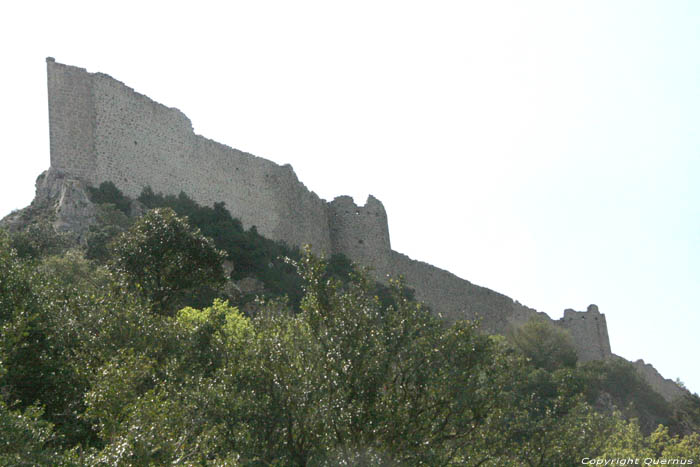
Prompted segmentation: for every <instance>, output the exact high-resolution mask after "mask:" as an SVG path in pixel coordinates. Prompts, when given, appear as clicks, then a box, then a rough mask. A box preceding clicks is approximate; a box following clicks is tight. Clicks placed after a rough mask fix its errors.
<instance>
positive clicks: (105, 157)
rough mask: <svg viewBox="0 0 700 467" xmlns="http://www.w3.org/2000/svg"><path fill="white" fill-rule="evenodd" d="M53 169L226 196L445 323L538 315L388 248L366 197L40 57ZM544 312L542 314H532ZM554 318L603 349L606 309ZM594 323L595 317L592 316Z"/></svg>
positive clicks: (596, 354) (252, 216) (133, 187)
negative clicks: (316, 181)
mask: <svg viewBox="0 0 700 467" xmlns="http://www.w3.org/2000/svg"><path fill="white" fill-rule="evenodd" d="M47 68H48V89H49V122H50V129H51V130H50V131H51V169H52V170H53V171H54V172H60V173H61V174H63V175H62V176H65V177H66V178H71V177H74V178H78V179H81V180H83V181H86V182H87V183H89V184H92V185H95V186H96V185H99V184H100V183H101V182H104V181H111V182H113V183H114V184H115V185H116V186H117V187H118V188H120V189H121V190H122V191H123V192H125V193H126V194H127V195H129V196H132V197H136V196H138V195H139V194H140V193H141V190H142V189H143V188H144V187H146V186H150V187H151V188H152V189H153V191H155V192H162V193H164V194H174V195H177V194H179V193H180V192H181V191H184V192H185V193H187V194H188V195H189V196H191V197H192V198H193V199H194V200H195V201H197V202H198V203H201V204H205V205H212V204H214V203H215V202H220V201H223V202H225V204H226V207H227V208H228V209H229V211H231V214H232V215H233V216H235V217H238V218H239V219H240V220H241V221H242V222H243V225H244V226H245V227H246V228H248V227H251V226H253V225H255V226H256V227H257V229H258V231H259V232H260V233H261V234H263V235H265V236H267V237H268V238H271V239H274V240H281V241H285V242H287V243H288V244H290V245H295V246H300V245H303V244H306V243H311V244H312V245H313V249H314V251H315V252H317V253H326V254H329V253H343V254H345V255H346V256H348V257H349V258H350V259H351V260H353V261H356V262H358V263H360V264H364V265H366V266H370V267H372V268H373V270H374V274H375V277H376V278H377V279H379V280H382V281H385V280H386V278H387V276H388V275H390V276H394V277H395V276H398V275H403V276H404V277H405V279H406V283H407V285H408V286H410V287H412V288H413V289H414V290H415V292H416V298H418V299H419V300H421V301H423V302H425V303H426V304H428V305H429V306H430V307H431V308H432V309H433V310H434V311H435V312H438V313H440V314H441V315H443V316H444V317H445V318H446V319H448V320H449V321H455V320H458V319H462V318H468V319H475V318H477V319H479V320H480V321H481V324H482V327H483V328H484V329H486V330H488V331H490V332H497V333H505V332H506V331H507V330H508V328H509V327H510V326H513V325H519V324H522V323H524V322H526V321H527V320H528V319H529V318H530V317H532V316H536V315H538V313H537V312H536V311H535V310H533V309H530V308H527V307H525V306H523V305H521V304H519V303H518V302H515V301H513V300H512V299H510V298H508V297H506V296H505V295H502V294H499V293H497V292H494V291H492V290H489V289H486V288H484V287H479V286H476V285H474V284H471V283H470V282H468V281H465V280H463V279H460V278H459V277H457V276H455V275H454V274H451V273H449V272H447V271H444V270H442V269H439V268H436V267H434V266H431V265H429V264H426V263H422V262H420V261H415V260H412V259H410V258H408V257H407V256H405V255H402V254H400V253H397V252H395V251H393V250H391V243H390V238H389V229H388V222H387V215H386V211H385V210H384V207H383V206H382V203H381V202H380V201H379V200H377V199H376V198H374V197H372V196H370V197H369V198H368V200H367V203H366V204H365V206H357V205H355V203H354V202H353V200H352V198H350V197H348V196H341V197H339V198H336V199H335V200H334V201H332V202H330V203H326V202H325V201H324V200H322V199H320V198H319V197H318V196H316V194H315V193H313V192H311V191H309V190H308V189H307V188H306V187H305V186H304V185H303V184H302V183H301V182H300V181H299V180H298V179H297V177H296V175H295V174H294V171H293V170H292V168H291V166H289V165H285V166H279V165H277V164H275V163H273V162H271V161H268V160H266V159H262V158H259V157H256V156H253V155H251V154H247V153H244V152H241V151H238V150H235V149H232V148H230V147H228V146H225V145H222V144H219V143H217V142H215V141H211V140H209V139H206V138H204V137H202V136H199V135H196V134H195V133H194V131H193V129H192V124H191V122H190V120H189V119H188V118H187V117H186V116H185V115H184V114H183V113H182V112H180V111H179V110H177V109H174V108H169V107H166V106H164V105H161V104H159V103H157V102H154V101H153V100H151V99H149V98H148V97H146V96H144V95H142V94H139V93H137V92H135V91H134V90H133V89H131V88H129V87H128V86H126V85H124V84H123V83H121V82H119V81H117V80H115V79H113V78H111V77H109V76H107V75H105V74H101V73H96V74H93V73H88V72H87V71H86V70H84V69H82V68H76V67H72V66H67V65H62V64H59V63H56V62H55V61H54V60H53V59H47ZM539 315H541V316H545V315H544V314H542V313H539ZM598 316H599V317H600V319H599V320H598V321H597V324H596V325H592V324H591V325H589V324H588V321H586V322H585V323H583V320H577V321H576V322H575V323H574V322H573V321H571V322H569V321H567V320H566V319H565V320H563V321H562V320H560V321H559V322H557V324H560V325H563V326H564V327H566V328H567V329H569V330H570V331H571V333H572V336H573V337H574V342H575V344H576V346H577V349H579V353H580V355H582V356H583V358H584V359H589V358H604V357H605V355H607V354H609V350H610V344H609V341H608V335H607V328H606V327H605V319H604V316H602V315H600V314H598ZM593 321H595V320H593Z"/></svg>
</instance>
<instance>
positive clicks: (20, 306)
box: [0, 180, 700, 466]
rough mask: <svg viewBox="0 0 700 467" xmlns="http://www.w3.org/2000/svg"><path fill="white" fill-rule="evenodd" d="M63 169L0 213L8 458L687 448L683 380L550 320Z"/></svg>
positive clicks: (357, 458)
mask: <svg viewBox="0 0 700 467" xmlns="http://www.w3.org/2000/svg"><path fill="white" fill-rule="evenodd" d="M40 182H41V180H40ZM60 183H61V184H62V185H61V187H57V186H54V188H53V189H48V188H50V187H48V186H47V185H41V183H40V184H39V186H44V187H46V188H47V189H46V190H44V191H42V190H40V191H39V195H40V196H37V199H36V200H35V202H34V203H33V204H32V206H30V207H28V208H26V209H24V210H22V211H18V212H16V213H13V215H11V216H10V217H9V218H7V219H5V220H3V222H2V224H3V225H4V226H5V227H8V228H9V230H10V232H9V234H3V235H2V239H1V242H2V244H1V246H2V248H1V249H0V250H1V252H0V260H1V261H2V268H0V271H1V272H0V274H2V281H1V282H0V284H2V287H1V289H0V303H1V304H2V309H3V310H5V311H4V312H3V315H2V317H1V319H2V329H3V333H2V338H1V339H0V362H2V364H1V366H0V394H2V396H3V397H2V405H0V424H2V426H3V427H4V429H3V430H2V434H1V435H0V443H4V444H2V445H3V446H5V447H6V449H5V450H3V454H0V460H2V461H4V462H5V463H8V464H17V463H19V462H20V461H22V462H29V463H35V464H42V463H48V462H50V463H52V464H60V463H63V464H65V465H95V464H98V463H106V464H109V465H117V464H118V465H146V464H165V463H185V464H189V465H195V464H196V465H343V464H344V465H494V466H495V465H574V464H579V463H580V460H581V459H582V458H586V457H588V458H593V457H603V456H606V457H607V458H614V457H616V456H640V457H649V458H654V459H683V460H684V461H686V462H687V461H688V459H698V458H699V456H700V437H699V436H698V432H699V431H700V399H699V398H698V397H697V396H691V395H689V394H688V395H684V396H683V397H680V398H678V399H676V400H675V402H673V403H669V402H667V401H666V400H664V399H663V398H662V397H660V395H659V394H658V393H657V392H655V391H654V390H652V389H651V388H650V387H649V385H648V384H647V383H646V382H644V380H643V379H641V378H640V377H639V375H638V373H637V371H636V370H635V368H634V367H633V366H632V365H631V364H629V363H628V362H625V361H623V360H621V359H612V360H604V361H590V362H580V361H577V360H578V358H577V353H576V350H575V346H574V345H573V342H572V341H571V336H570V335H569V334H568V333H567V331H565V330H563V329H562V328H560V327H556V326H553V325H552V324H551V323H550V322H548V321H546V320H534V321H530V322H527V323H526V324H525V325H523V326H522V327H520V328H518V329H517V330H515V331H513V332H512V333H511V334H510V335H509V337H508V339H504V338H503V337H500V336H488V335H485V334H483V333H482V332H480V331H479V330H478V328H477V327H475V325H474V324H472V323H469V322H466V321H458V322H456V323H454V324H449V323H446V322H444V321H442V320H439V319H437V318H436V317H435V313H434V312H439V310H432V311H431V310H429V309H426V308H425V307H424V306H422V305H420V304H419V303H417V302H415V301H414V300H413V298H412V297H413V294H412V293H411V291H410V290H407V289H406V288H405V287H404V286H402V285H401V284H400V283H392V284H390V285H389V286H388V287H387V286H385V285H381V284H379V283H376V282H374V281H373V280H372V279H370V277H369V276H368V275H367V274H366V273H363V272H362V271H360V270H357V269H356V268H353V266H352V265H351V262H350V261H349V260H348V259H347V258H346V257H343V256H341V255H334V256H332V257H331V258H329V260H328V261H327V262H322V261H319V260H318V259H317V258H315V257H314V256H313V255H311V254H310V252H308V251H307V252H304V251H300V250H298V249H295V248H289V247H288V246H286V245H285V244H283V243H280V242H275V241H272V240H269V239H267V238H265V237H264V236H262V235H260V234H259V233H258V232H257V230H256V229H255V228H249V229H245V228H243V226H242V224H241V222H240V221H239V220H237V219H235V218H234V217H232V216H231V214H230V213H229V212H228V210H227V209H226V206H225V205H223V204H220V203H216V204H215V205H214V206H213V207H207V206H200V205H198V204H197V203H196V202H194V201H192V200H191V199H190V198H189V197H188V196H187V195H186V194H184V193H182V194H180V195H179V196H162V195H159V194H154V193H153V192H152V191H151V190H148V189H147V190H144V191H143V192H142V194H141V195H140V196H139V198H138V199H130V198H127V197H125V196H124V195H123V194H122V193H121V192H120V191H119V190H118V189H116V187H115V186H114V185H113V184H110V183H104V184H102V185H100V187H98V188H90V187H88V186H87V185H84V184H81V183H80V182H76V181H73V182H71V181H66V180H62V181H61V182H60ZM256 297H257V298H256ZM659 424H663V425H662V426H659ZM2 456H5V457H2Z"/></svg>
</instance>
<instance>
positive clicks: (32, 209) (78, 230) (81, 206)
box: [0, 169, 97, 244]
mask: <svg viewBox="0 0 700 467" xmlns="http://www.w3.org/2000/svg"><path fill="white" fill-rule="evenodd" d="M36 222H48V223H50V224H51V225H52V226H53V228H54V230H56V232H59V233H66V234H69V235H70V236H71V237H73V238H74V239H75V240H77V242H78V243H80V244H85V241H86V236H87V233H88V231H89V230H90V226H91V225H93V224H95V222H97V208H96V206H95V205H94V204H93V203H92V202H91V201H90V197H89V194H88V187H87V184H86V183H85V182H84V181H82V180H79V179H77V178H73V177H69V176H67V175H65V174H63V173H61V172H59V171H57V170H54V169H49V170H47V171H45V172H44V173H42V174H41V175H39V177H38V178H37V179H36V196H35V197H34V200H33V201H32V204H31V205H29V206H28V207H26V208H24V209H21V210H18V211H15V212H12V213H11V214H9V215H8V216H6V217H5V218H4V219H2V221H0V227H3V228H6V229H7V230H10V231H17V230H22V229H24V228H25V227H27V226H28V225H30V224H32V223H36Z"/></svg>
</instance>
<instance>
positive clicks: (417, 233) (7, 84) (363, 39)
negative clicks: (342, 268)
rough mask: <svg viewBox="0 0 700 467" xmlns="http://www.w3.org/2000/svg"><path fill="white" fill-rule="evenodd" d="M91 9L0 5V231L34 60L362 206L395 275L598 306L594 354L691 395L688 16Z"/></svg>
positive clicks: (699, 97)
mask: <svg viewBox="0 0 700 467" xmlns="http://www.w3.org/2000/svg"><path fill="white" fill-rule="evenodd" d="M144 4H145V5H144ZM100 5H101V4H99V3H96V2H70V1H68V2H51V3H49V2H46V3H41V2H14V3H13V4H11V5H6V6H4V8H3V19H2V24H1V27H0V40H2V43H3V44H4V46H5V47H4V51H3V52H4V53H3V73H2V74H1V75H0V98H1V99H2V100H1V102H2V103H3V105H2V109H1V110H0V120H1V122H0V124H1V127H2V128H3V129H4V131H3V137H2V138H0V153H1V154H2V165H1V166H0V190H2V191H1V194H2V196H0V215H4V214H6V213H8V212H9V211H10V210H12V209H15V208H20V207H23V206H25V205H26V204H28V203H29V202H30V200H31V198H32V196H33V183H34V179H35V178H36V176H37V175H38V174H39V173H40V172H41V171H42V170H44V169H46V168H48V165H49V151H48V117H47V103H46V73H45V63H44V58H45V57H46V56H54V57H56V59H57V60H58V61H59V62H62V63H68V64H71V65H77V66H81V67H85V68H88V70H90V71H102V72H105V73H107V74H110V75H112V76H113V77H115V78H117V79H119V80H121V81H124V82H125V83H127V84H128V85H129V86H131V87H133V88H135V89H136V90H137V91H139V92H141V93H144V94H146V95H148V96H150V97H152V98H154V99H156V100H158V101H159V102H162V103H164V104H166V105H169V106H173V107H178V108H180V109H181V110H182V111H184V112H185V113H186V114H187V115H188V116H189V117H190V118H191V119H192V122H193V124H194V127H195V131H197V132H198V133H200V134H203V135H205V136H207V137H210V138H212V139H215V140H218V141H221V142H223V143H226V144H229V145H230V146H233V147H236V148H239V149H242V150H245V151H248V152H251V153H253V154H256V155H259V156H262V157H266V158H269V159H271V160H274V161H276V162H278V163H291V164H292V165H293V166H294V168H295V170H296V172H297V174H298V176H299V178H300V179H301V180H302V181H303V182H304V183H305V184H306V185H307V186H308V187H309V188H310V189H312V190H314V191H316V192H317V193H318V194H319V195H320V196H322V197H324V198H326V199H331V198H333V197H334V196H337V195H341V194H350V195H352V196H354V197H355V200H356V201H357V202H359V203H363V202H364V200H365V199H366V197H367V195H368V194H369V193H372V194H374V195H375V196H377V197H378V198H379V199H381V200H382V201H383V202H384V204H385V207H386V208H387V211H388V215H389V228H390V232H391V238H392V246H393V247H394V249H396V250H398V251H401V252H403V253H406V254H408V255H409V256H411V257H413V258H416V259H420V260H423V261H427V262H430V263H432V264H435V265H437V266H439V267H442V268H445V269H448V270H450V271H452V272H454V273H456V274H457V275H459V276H461V277H463V278H465V279H467V280H470V281H472V282H474V283H477V284H479V285H483V286H486V287H489V288H491V289H494V290H496V291H499V292H502V293H505V294H507V295H509V296H511V297H513V298H514V299H517V300H519V301H520V302H522V303H524V304H526V305H528V306H531V307H533V308H536V309H538V310H540V311H545V312H547V313H548V314H549V315H550V316H552V317H553V318H559V317H560V316H561V314H562V311H563V309H564V308H574V309H577V310H584V309H585V308H586V306H587V305H588V304H590V303H596V304H597V305H598V306H599V307H600V310H601V312H603V313H605V314H606V316H607V320H608V327H609V331H610V338H611V345H612V349H613V351H614V352H615V353H617V354H619V355H622V356H623V357H626V358H628V359H630V360H635V359H638V358H643V359H644V360H645V361H647V362H651V363H652V364H653V365H654V366H655V367H656V368H657V369H658V370H659V371H660V372H661V373H662V374H663V375H664V376H666V377H668V378H672V379H675V378H677V377H680V378H681V380H683V381H684V382H685V383H686V384H687V385H688V386H689V387H690V388H691V389H692V390H693V391H696V392H697V391H700V374H699V373H698V371H697V363H696V361H695V358H696V356H697V354H698V352H697V345H696V341H697V339H698V333H699V332H700V313H699V312H700V306H699V305H698V292H699V291H700V287H699V284H700V246H699V245H700V212H699V211H700V208H699V205H700V188H699V187H698V181H699V180H700V90H699V89H698V83H699V82H700V32H699V31H700V3H697V2H672V1H666V2H661V1H659V2H640V1H634V2H610V1H604V2H603V1H600V2H591V1H587V2H561V1H557V2H527V4H525V2H473V3H467V2H439V1H431V2H422V3H418V2H408V1H402V2H376V1H373V2H362V1H353V2H347V3H346V4H345V6H338V5H337V4H336V3H333V2H327V1H326V2H303V1H301V2H266V1H256V2H227V5H228V6H226V7H225V8H221V7H215V6H214V5H217V4H216V3H208V2H197V3H192V2H187V3H186V4H184V5H186V6H181V4H179V3H177V2H163V3H160V2H130V1H122V2H117V3H112V4H111V5H110V7H109V8H107V7H103V6H100Z"/></svg>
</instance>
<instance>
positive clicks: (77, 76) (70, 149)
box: [47, 59, 331, 252]
mask: <svg viewBox="0 0 700 467" xmlns="http://www.w3.org/2000/svg"><path fill="white" fill-rule="evenodd" d="M47 68H48V88H49V123H50V128H51V130H50V136H51V168H52V169H54V170H57V171H59V172H62V173H65V174H67V175H69V176H75V177H78V178H81V179H83V180H85V181H87V182H88V183H90V184H92V185H99V184H100V183H101V182H104V181H112V182H114V183H115V185H116V186H117V187H119V188H120V189H121V190H122V191H123V192H124V193H125V194H127V195H129V196H132V197H136V196H138V195H139V194H140V193H141V190H142V189H143V188H144V187H146V186H150V187H151V188H152V189H153V191H155V192H162V193H164V194H174V195H177V194H179V193H180V192H181V191H184V192H186V193H187V194H188V195H190V196H192V198H193V199H194V200H195V201H197V202H199V203H201V204H207V205H211V204H213V203H215V202H220V201H223V202H225V203H226V207H227V208H228V209H229V210H230V211H231V213H232V214H233V215H234V216H236V217H238V218H240V219H241V221H242V222H243V224H244V225H245V226H246V227H251V226H253V225H255V226H256V227H257V229H258V231H259V232H260V233H262V234H263V235H265V236H267V237H269V238H272V239H274V240H283V241H286V242H288V243H290V244H293V245H301V244H302V243H311V244H312V246H313V248H314V250H315V251H318V252H321V251H323V252H328V251H330V250H331V245H330V233H329V224H328V207H327V205H326V202H325V201H324V200H322V199H320V198H319V197H318V196H317V195H316V194H315V193H313V192H311V191H309V190H308V189H307V188H306V187H305V186H304V185H303V184H302V183H300V182H299V180H298V178H297V177H296V175H295V174H294V171H293V170H292V168H291V166H289V165H285V166H279V165H277V164H275V163H274V162H271V161H268V160H266V159H262V158H260V157H256V156H253V155H251V154H247V153H244V152H241V151H238V150H235V149H232V148H230V147H227V146H225V145H223V144H219V143H217V142H215V141H211V140H209V139H207V138H204V137H202V136H199V135H196V134H194V131H193V129H192V124H191V122H190V120H189V119H188V118H187V117H186V116H185V115H184V114H183V113H182V112H180V111H179V110H177V109H173V108H169V107H166V106H164V105H161V104H159V103H157V102H155V101H153V100H151V99H149V98H148V97H146V96H144V95H142V94H139V93H137V92H135V91H134V90H133V89H131V88H129V87H127V86H126V85H124V84H123V83H121V82H119V81H117V80H115V79H113V78H111V77H109V76H107V75H105V74H101V73H96V74H92V73H88V72H87V71H86V70H84V69H81V68H76V67H72V66H67V65H63V64H59V63H56V62H55V61H54V60H53V59H47Z"/></svg>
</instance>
